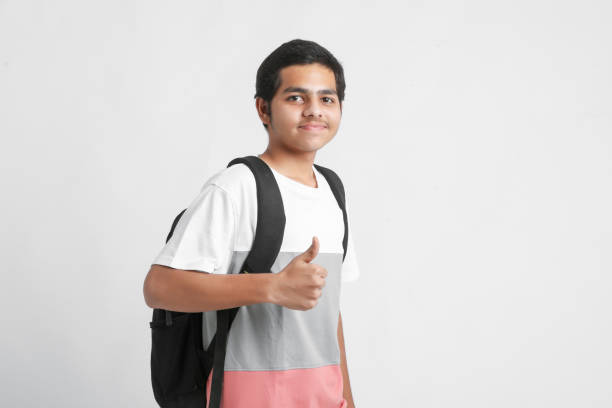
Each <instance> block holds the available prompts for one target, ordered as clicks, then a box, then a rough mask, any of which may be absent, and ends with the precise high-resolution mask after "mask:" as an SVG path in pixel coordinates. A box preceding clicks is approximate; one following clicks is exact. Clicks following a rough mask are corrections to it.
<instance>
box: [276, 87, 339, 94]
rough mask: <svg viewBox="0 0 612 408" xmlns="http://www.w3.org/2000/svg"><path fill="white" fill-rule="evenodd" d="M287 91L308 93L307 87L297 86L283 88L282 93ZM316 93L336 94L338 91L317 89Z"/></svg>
mask: <svg viewBox="0 0 612 408" xmlns="http://www.w3.org/2000/svg"><path fill="white" fill-rule="evenodd" d="M289 92H299V93H305V94H307V93H308V89H306V88H300V87H299V86H290V87H288V88H285V90H284V91H283V92H282V93H284V94H285V93H289ZM317 93H318V94H319V95H338V93H337V92H336V91H334V90H333V89H327V88H326V89H321V90H319V91H317Z"/></svg>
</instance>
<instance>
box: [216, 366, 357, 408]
mask: <svg viewBox="0 0 612 408" xmlns="http://www.w3.org/2000/svg"><path fill="white" fill-rule="evenodd" d="M211 380H212V371H211V373H210V376H209V377H208V381H207V382H206V401H210V386H211ZM314 390H316V392H313V391H314ZM342 390H343V383H342V371H341V370H340V366H339V365H337V364H334V365H328V366H324V367H317V368H299V369H292V370H276V371H226V372H225V374H224V378H223V397H222V398H221V408H246V407H249V408H288V407H291V408H346V407H347V406H348V404H347V402H346V400H345V399H344V398H343V397H342ZM206 408H208V404H207V405H206Z"/></svg>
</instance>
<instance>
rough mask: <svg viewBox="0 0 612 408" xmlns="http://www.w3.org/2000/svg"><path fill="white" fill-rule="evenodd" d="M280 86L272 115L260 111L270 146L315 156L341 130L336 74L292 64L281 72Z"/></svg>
mask: <svg viewBox="0 0 612 408" xmlns="http://www.w3.org/2000/svg"><path fill="white" fill-rule="evenodd" d="M279 75H280V79H281V84H280V86H279V88H278V90H277V91H276V94H275V95H274V97H273V98H272V101H271V109H270V110H271V115H268V114H267V112H264V111H263V100H262V99H261V98H257V99H258V103H257V108H258V112H259V115H260V118H261V120H262V121H263V122H264V123H266V124H267V125H268V133H269V136H270V144H273V145H274V147H275V148H280V149H282V150H290V151H292V152H293V153H305V152H312V153H315V152H316V151H317V150H319V149H320V148H322V147H323V146H325V145H326V144H327V143H328V142H329V141H330V140H331V139H332V138H333V137H334V136H335V135H336V132H337V131H338V127H339V125H340V118H341V116H342V110H341V106H340V101H339V100H338V95H337V94H336V78H335V77H334V72H333V71H332V70H331V69H329V68H327V67H326V66H324V65H321V64H318V63H314V64H308V65H291V66H288V67H285V68H283V69H282V70H281V71H280V72H279Z"/></svg>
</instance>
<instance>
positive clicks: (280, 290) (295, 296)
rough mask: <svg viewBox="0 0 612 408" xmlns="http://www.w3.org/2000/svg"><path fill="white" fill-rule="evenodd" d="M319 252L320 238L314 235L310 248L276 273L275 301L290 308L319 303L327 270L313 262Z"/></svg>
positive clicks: (303, 307)
mask: <svg viewBox="0 0 612 408" xmlns="http://www.w3.org/2000/svg"><path fill="white" fill-rule="evenodd" d="M318 254H319V239H318V238H317V237H316V236H315V237H312V244H311V245H310V247H308V249H307V250H306V251H304V252H302V253H301V254H299V255H298V256H296V257H295V258H293V259H292V260H291V262H289V263H288V264H287V266H285V267H284V268H283V270H281V271H280V272H279V273H277V274H274V276H275V279H274V280H275V284H274V289H273V292H274V296H273V298H274V303H275V304H277V305H280V306H285V307H287V308H289V309H295V310H308V309H312V308H313V307H315V306H316V305H317V302H318V300H319V298H320V297H321V290H322V289H323V286H325V278H326V277H327V270H326V269H325V268H324V267H322V266H321V265H317V264H315V263H312V260H313V259H314V258H316V256H317V255H318Z"/></svg>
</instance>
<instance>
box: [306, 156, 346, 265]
mask: <svg viewBox="0 0 612 408" xmlns="http://www.w3.org/2000/svg"><path fill="white" fill-rule="evenodd" d="M314 166H315V168H316V169H317V170H318V171H319V173H321V174H323V176H324V177H325V180H327V184H329V187H330V188H331V190H332V193H334V197H336V201H337V202H338V206H339V207H340V209H341V210H342V218H343V220H344V238H342V248H343V249H344V254H343V255H342V261H343V262H344V258H345V257H346V248H347V244H348V234H349V230H348V218H347V215H346V201H345V200H346V198H345V196H344V185H343V184H342V180H340V176H338V175H337V174H336V172H335V171H333V170H332V169H329V168H327V167H323V166H320V165H318V164H315V165H314Z"/></svg>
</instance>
